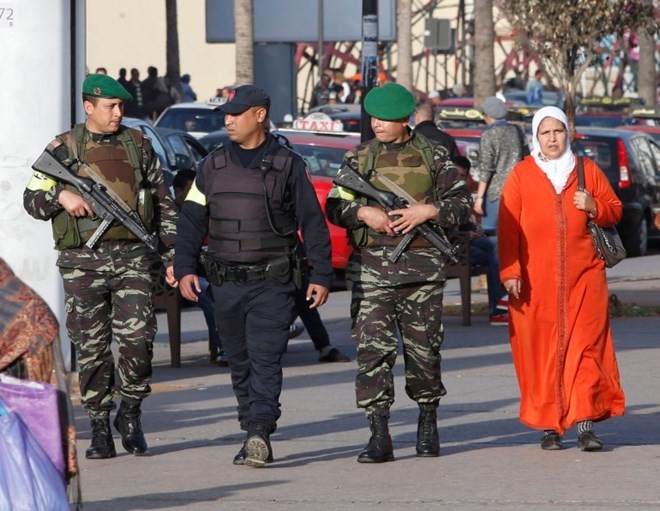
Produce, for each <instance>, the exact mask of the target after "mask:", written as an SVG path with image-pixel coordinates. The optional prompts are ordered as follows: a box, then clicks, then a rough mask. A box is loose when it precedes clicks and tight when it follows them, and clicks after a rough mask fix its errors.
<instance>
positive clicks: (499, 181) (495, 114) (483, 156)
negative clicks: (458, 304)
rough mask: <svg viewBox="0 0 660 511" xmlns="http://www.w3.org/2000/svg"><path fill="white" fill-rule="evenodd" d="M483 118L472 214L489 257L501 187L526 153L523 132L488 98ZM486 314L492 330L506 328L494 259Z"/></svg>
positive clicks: (502, 107)
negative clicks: (478, 222)
mask: <svg viewBox="0 0 660 511" xmlns="http://www.w3.org/2000/svg"><path fill="white" fill-rule="evenodd" d="M483 115H484V119H485V120H486V125H487V128H486V129H485V130H484V132H483V134H482V135H481V138H480V140H479V164H478V168H477V171H478V174H479V184H478V185H477V196H476V198H475V201H474V212H475V213H476V214H477V215H479V216H480V217H481V229H482V230H483V233H484V235H485V236H484V237H482V238H481V239H480V241H479V243H480V244H481V245H482V246H484V248H486V245H490V247H487V250H488V252H489V253H492V254H496V253H497V241H498V240H497V211H498V208H499V206H500V194H501V193H502V186H504V183H505V182H506V180H507V178H508V177H509V173H510V172H511V169H512V168H513V166H514V165H515V164H516V163H518V162H519V161H520V160H521V159H522V158H523V155H524V154H525V153H527V154H529V151H528V150H527V151H526V146H527V143H526V141H525V137H524V135H523V133H522V131H521V130H520V129H519V128H518V127H517V126H516V125H514V124H511V123H509V122H508V121H507V120H506V105H505V104H504V102H503V101H502V100H501V99H499V98H496V97H495V96H491V97H489V98H486V100H485V101H484V104H483ZM488 267H489V268H488V272H487V274H486V277H487V282H488V310H489V321H490V324H491V325H493V326H506V325H508V324H509V316H508V311H507V294H506V291H504V289H503V288H502V286H501V285H500V282H499V278H498V275H499V266H498V260H497V256H496V255H495V257H490V258H488Z"/></svg>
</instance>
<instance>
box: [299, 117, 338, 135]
mask: <svg viewBox="0 0 660 511" xmlns="http://www.w3.org/2000/svg"><path fill="white" fill-rule="evenodd" d="M293 127H294V128H295V129H297V130H307V131H332V132H335V131H344V125H343V124H342V122H341V121H337V120H333V119H332V118H331V117H330V116H329V115H327V114H324V113H323V112H312V113H311V114H308V115H307V116H305V117H302V118H298V119H296V120H295V121H293Z"/></svg>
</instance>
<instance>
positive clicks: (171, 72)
mask: <svg viewBox="0 0 660 511" xmlns="http://www.w3.org/2000/svg"><path fill="white" fill-rule="evenodd" d="M165 26H166V33H167V35H166V42H165V46H166V58H167V71H166V73H165V76H167V79H168V80H169V82H170V86H171V87H174V88H175V89H176V90H177V91H179V94H181V65H180V64H179V29H178V21H177V13H176V0H165Z"/></svg>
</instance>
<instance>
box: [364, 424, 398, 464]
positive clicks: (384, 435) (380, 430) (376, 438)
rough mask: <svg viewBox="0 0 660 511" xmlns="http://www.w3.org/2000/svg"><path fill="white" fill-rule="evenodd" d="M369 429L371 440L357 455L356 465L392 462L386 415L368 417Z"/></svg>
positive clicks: (390, 440) (392, 449) (390, 439)
mask: <svg viewBox="0 0 660 511" xmlns="http://www.w3.org/2000/svg"><path fill="white" fill-rule="evenodd" d="M369 427H370V429H371V438H370V439H369V443H368V444H367V446H366V447H365V448H364V450H363V451H362V452H361V453H360V454H359V455H358V459H357V460H358V463H384V462H386V461H394V448H393V447H392V437H391V436H390V432H389V429H388V427H387V416H386V415H374V414H372V415H370V416H369Z"/></svg>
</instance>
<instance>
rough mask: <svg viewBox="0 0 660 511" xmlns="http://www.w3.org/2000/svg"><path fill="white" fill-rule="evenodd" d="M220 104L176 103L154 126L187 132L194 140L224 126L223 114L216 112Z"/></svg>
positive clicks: (161, 115) (167, 109)
mask: <svg viewBox="0 0 660 511" xmlns="http://www.w3.org/2000/svg"><path fill="white" fill-rule="evenodd" d="M220 104H221V103H218V102H209V103H176V104H175V105H172V106H170V107H168V108H166V109H165V110H164V111H163V113H162V114H160V116H159V117H158V119H156V122H155V123H154V126H156V127H158V128H171V129H175V130H181V131H187V132H188V133H190V134H191V135H192V136H194V137H196V138H200V137H203V136H204V135H206V134H207V133H210V132H212V131H217V130H219V129H222V128H224V126H225V114H224V112H222V111H221V110H218V106H219V105H220Z"/></svg>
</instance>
